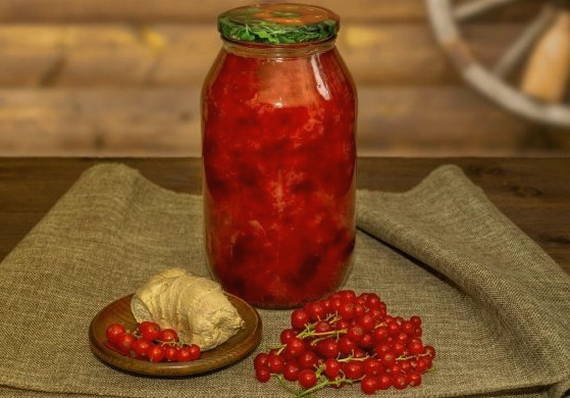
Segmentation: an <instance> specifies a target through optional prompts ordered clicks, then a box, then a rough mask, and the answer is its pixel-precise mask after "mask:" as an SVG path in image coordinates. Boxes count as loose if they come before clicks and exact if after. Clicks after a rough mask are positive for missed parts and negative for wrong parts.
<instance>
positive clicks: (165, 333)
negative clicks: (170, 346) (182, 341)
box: [158, 329, 178, 343]
mask: <svg viewBox="0 0 570 398" xmlns="http://www.w3.org/2000/svg"><path fill="white" fill-rule="evenodd" d="M158 340H160V341H161V342H163V343H170V342H176V341H178V334H177V333H176V331H175V330H174V329H164V330H162V331H161V332H160V334H159V336H158Z"/></svg>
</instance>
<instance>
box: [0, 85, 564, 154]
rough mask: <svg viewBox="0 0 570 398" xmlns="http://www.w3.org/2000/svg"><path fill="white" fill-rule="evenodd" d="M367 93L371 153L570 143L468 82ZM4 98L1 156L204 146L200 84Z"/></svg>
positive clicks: (543, 148) (553, 147)
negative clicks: (479, 92) (493, 101)
mask: <svg viewBox="0 0 570 398" xmlns="http://www.w3.org/2000/svg"><path fill="white" fill-rule="evenodd" d="M359 95H360V99H361V101H360V102H361V107H360V116H359V130H358V143H359V154H360V155H363V156H364V155H366V156H378V155H390V154H394V153H402V152H405V153H409V154H422V155H424V156H437V155H441V154H443V153H446V154H452V155H454V156H467V155H474V154H479V153H485V154H487V155H497V156H498V155H504V154H510V153H512V152H513V151H516V152H517V153H522V154H525V153H527V154H529V153H530V154H539V155H540V154H546V153H549V154H561V153H564V152H566V153H568V151H570V134H565V133H563V132H554V131H549V130H542V129H539V128H532V127H530V126H529V125H528V124H526V123H524V122H522V121H520V120H519V119H516V118H513V117H511V116H510V115H508V114H506V113H504V112H503V111H501V110H498V109H496V108H495V107H493V106H490V105H488V104H487V103H485V102H484V101H481V100H480V99H479V97H478V96H477V95H476V94H473V93H472V92H471V91H470V90H469V89H466V88H460V87H425V88H421V87H420V88H417V87H416V88H405V87H391V88H388V87H383V88H370V87H362V88H361V89H360V90H359ZM0 103H1V104H2V106H1V107H0V131H1V132H2V134H0V155H3V156H25V155H27V154H29V153H34V152H39V151H41V153H42V155H47V156H60V155H93V156H102V155H105V156H120V155H128V156H137V155H145V154H148V153H152V154H153V155H156V156H166V155H171V156H198V155H199V153H200V116H199V108H198V103H199V90H198V89H195V88H146V89H137V88H133V89H113V88H108V89H104V88H99V89H83V90H68V89H52V90H45V91H40V92H38V91H36V90H33V89H20V90H7V89H5V90H0ZM450 109H453V111H452V112H451V111H450ZM536 137H543V138H542V141H541V140H540V139H538V138H536Z"/></svg>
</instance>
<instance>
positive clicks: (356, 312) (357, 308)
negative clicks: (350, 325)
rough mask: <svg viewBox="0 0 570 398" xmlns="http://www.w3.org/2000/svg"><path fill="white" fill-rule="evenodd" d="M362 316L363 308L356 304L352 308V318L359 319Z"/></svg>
mask: <svg viewBox="0 0 570 398" xmlns="http://www.w3.org/2000/svg"><path fill="white" fill-rule="evenodd" d="M362 315H364V306H363V305H360V304H356V305H355V306H354V317H355V318H359V317H361V316H362Z"/></svg>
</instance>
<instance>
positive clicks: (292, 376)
mask: <svg viewBox="0 0 570 398" xmlns="http://www.w3.org/2000/svg"><path fill="white" fill-rule="evenodd" d="M300 371H301V369H300V368H299V366H298V365H297V364H296V363H294V362H291V363H288V364H287V365H285V369H283V377H284V378H285V380H288V381H296V380H297V377H298V376H299V372H300Z"/></svg>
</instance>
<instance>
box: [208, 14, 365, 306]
mask: <svg viewBox="0 0 570 398" xmlns="http://www.w3.org/2000/svg"><path fill="white" fill-rule="evenodd" d="M218 26H219V28H220V31H221V33H222V38H223V41H224V42H223V48H222V50H221V51H220V54H219V55H218V57H217V59H216V61H215V63H214V65H213V67H212V69H211V70H210V73H209V75H208V77H207V78H206V81H205V83H204V87H203V91H202V127H203V129H202V139H203V142H202V155H203V162H204V216H205V240H206V251H207V256H208V262H209V267H210V270H211V272H212V274H213V276H214V277H215V278H216V279H217V280H218V281H219V282H220V283H221V284H222V286H223V288H224V289H225V290H226V291H228V292H230V293H233V294H236V295H238V296H240V297H242V298H243V299H245V300H247V301H248V302H249V303H251V304H253V305H255V306H258V307H267V308H289V307H294V306H299V305H302V304H303V303H305V302H307V301H312V300H316V299H318V298H320V297H322V296H323V295H325V294H327V293H329V292H331V291H333V290H335V289H337V288H338V287H339V285H340V284H341V283H342V282H343V280H344V278H345V276H346V275H347V272H348V270H349V268H350V264H351V256H352V252H353V248H354V239H355V219H354V205H355V203H354V201H355V167H356V146H355V129H356V125H355V119H356V90H355V87H354V84H353V81H352V79H351V77H350V74H349V72H348V70H347V68H346V66H345V64H344V62H343V61H342V59H341V57H340V55H339V53H338V51H337V50H336V48H335V38H336V32H337V30H338V26H339V25H338V17H337V16H336V15H335V14H333V13H332V12H331V11H329V10H326V9H323V8H320V7H314V6H304V5H299V4H270V5H261V6H255V7H241V8H238V9H234V10H230V11H228V12H226V13H224V14H222V15H221V16H220V17H219V24H218ZM268 26H269V28H268ZM275 32H277V33H275Z"/></svg>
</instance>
